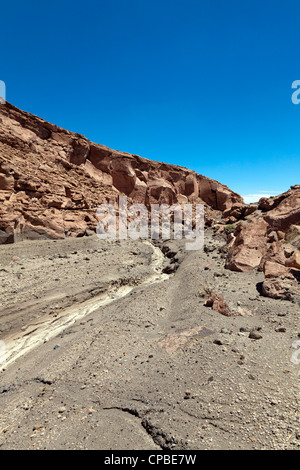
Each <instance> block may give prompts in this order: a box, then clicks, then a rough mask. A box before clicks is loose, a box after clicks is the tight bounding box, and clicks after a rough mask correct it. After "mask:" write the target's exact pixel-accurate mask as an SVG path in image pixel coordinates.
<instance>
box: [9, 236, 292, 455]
mask: <svg viewBox="0 0 300 470" xmlns="http://www.w3.org/2000/svg"><path fill="white" fill-rule="evenodd" d="M225 245H226V242H225V239H224V237H223V236H222V235H217V236H216V233H215V232H214V230H213V228H207V229H206V230H205V245H204V248H203V249H202V250H199V251H187V250H186V249H185V242H184V240H165V241H156V242H152V241H150V240H147V241H143V240H136V241H134V240H123V241H104V240H100V239H99V238H98V237H97V236H96V235H94V236H89V237H80V238H66V239H64V240H37V241H34V240H31V241H29V240H28V241H24V242H20V243H15V244H10V245H1V246H0V286H1V290H0V302H1V314H0V340H1V341H3V344H4V345H5V350H6V363H5V364H2V366H1V367H2V369H1V372H0V380H1V386H0V403H1V410H2V411H1V416H0V449H1V450H5V449H66V450H67V449H102V450H114V449H118V450H126V449H130V450H138V449H147V450H148V449H150V450H151V449H156V450H160V449H163V450H182V449H186V450H189V449H194V450H204V449H207V450H211V449H270V450H274V449H295V450H296V449H299V447H300V428H299V417H300V416H299V415H300V407H299V399H300V393H299V392H300V383H299V378H300V363H298V362H300V361H297V360H295V358H296V359H297V357H298V356H297V350H296V349H295V342H296V341H298V340H299V339H300V326H299V318H298V317H299V304H298V302H296V301H295V300H294V299H289V300H280V299H272V298H268V297H264V296H262V295H261V284H262V282H263V280H264V274H263V273H262V272H259V271H257V270H252V271H249V272H233V271H229V270H226V269H225V267H224V258H225V256H226V248H225ZM212 289H213V290H214V291H216V292H218V294H220V295H221V296H222V297H223V299H224V300H225V301H226V303H227V304H228V305H229V306H230V309H231V312H234V313H231V315H229V316H228V315H223V314H221V313H219V312H218V311H215V310H213V309H212V308H211V307H210V306H209V305H204V304H205V303H207V302H206V300H207V297H208V295H209V292H210V291H211V290H212ZM293 346H294V347H293ZM299 348H300V345H299ZM293 358H294V359H293ZM299 358H300V354H299Z"/></svg>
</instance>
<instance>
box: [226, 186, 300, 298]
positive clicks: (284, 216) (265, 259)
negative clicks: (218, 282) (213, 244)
mask: <svg viewBox="0 0 300 470" xmlns="http://www.w3.org/2000/svg"><path fill="white" fill-rule="evenodd" d="M234 211H235V206H234V205H233V206H232V207H231V208H230V209H229V210H228V211H224V212H223V216H225V217H228V215H232V214H233V213H234ZM242 213H243V215H244V219H246V220H244V221H240V222H238V224H237V226H236V229H235V232H234V234H233V235H232V234H231V239H230V241H229V240H228V256H227V262H226V268H228V269H230V270H233V271H248V270H251V269H255V268H257V269H259V270H260V271H263V272H264V275H265V280H264V282H263V284H262V294H263V295H264V296H267V297H271V298H275V299H293V298H295V296H296V297H297V296H299V295H300V289H299V280H300V253H299V247H300V242H299V240H300V229H299V227H300V186H299V185H296V186H292V187H291V189H290V190H289V191H286V192H285V193H283V194H281V195H279V196H276V197H272V198H268V199H267V198H262V199H260V201H259V202H258V204H257V205H256V209H254V210H251V211H250V214H251V215H250V214H249V211H248V210H247V209H243V208H242ZM234 215H235V216H236V217H238V212H236V213H235V214H234ZM247 215H248V216H249V215H250V219H249V217H247ZM238 218H239V219H240V218H241V217H238Z"/></svg>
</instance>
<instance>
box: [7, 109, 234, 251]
mask: <svg viewBox="0 0 300 470" xmlns="http://www.w3.org/2000/svg"><path fill="white" fill-rule="evenodd" d="M119 195H126V196H127V198H128V203H129V204H130V203H142V204H145V205H146V206H147V207H148V208H149V207H150V205H151V204H162V203H166V204H169V205H171V204H173V203H179V204H184V203H188V202H189V203H192V202H193V203H204V204H205V207H206V220H207V222H208V223H211V221H212V216H213V215H216V214H220V211H224V210H229V209H230V208H231V207H232V206H233V205H236V204H240V205H243V199H242V198H241V196H239V195H238V194H236V193H234V192H233V191H231V190H230V189H229V188H228V187H227V186H225V185H222V184H220V183H218V182H217V181H214V180H211V179H209V178H207V177H205V176H202V175H199V174H197V173H195V172H194V171H191V170H188V169H186V168H183V167H179V166H175V165H169V164H166V163H159V162H154V161H151V160H147V159H145V158H142V157H140V156H138V155H131V154H129V153H125V152H120V151H117V150H112V149H110V148H108V147H106V146H104V145H99V144H96V143H93V142H91V141H89V140H88V139H86V138H85V137H84V136H83V135H80V134H76V133H72V132H70V131H67V130H65V129H62V128H60V127H58V126H56V125H54V124H50V123H49V122H47V121H45V120H43V119H41V118H39V117H37V116H33V115H32V114H29V113H27V112H24V111H21V110H20V109H18V108H16V107H15V106H13V105H11V104H9V103H6V104H3V105H0V202H1V208H0V243H13V242H16V241H20V240H24V239H37V238H53V239H61V238H65V237H68V236H75V237H76V236H83V235H87V234H91V232H94V231H95V228H96V226H97V223H98V221H97V218H96V209H97V207H98V206H99V205H100V204H102V203H110V204H115V205H116V204H117V200H118V196H119Z"/></svg>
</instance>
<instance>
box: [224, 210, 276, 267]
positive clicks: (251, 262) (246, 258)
mask: <svg viewBox="0 0 300 470" xmlns="http://www.w3.org/2000/svg"><path fill="white" fill-rule="evenodd" d="M267 227H268V224H267V223H266V222H265V220H263V219H255V220H253V221H250V222H248V223H245V224H243V225H240V226H239V227H238V229H237V231H236V233H235V239H234V241H233V243H232V246H231V248H230V250H229V254H228V257H227V261H226V268H227V269H230V270H231V271H241V272H245V271H250V270H251V269H254V268H258V266H259V265H260V263H261V260H262V257H263V256H264V254H265V252H266V249H267V246H266V242H267Z"/></svg>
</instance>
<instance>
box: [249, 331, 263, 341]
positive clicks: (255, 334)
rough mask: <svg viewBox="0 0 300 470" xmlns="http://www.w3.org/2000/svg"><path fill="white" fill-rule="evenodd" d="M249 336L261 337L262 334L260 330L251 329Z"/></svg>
mask: <svg viewBox="0 0 300 470" xmlns="http://www.w3.org/2000/svg"><path fill="white" fill-rule="evenodd" d="M249 338H251V339H261V338H262V335H261V334H260V333H259V332H258V331H250V333H249Z"/></svg>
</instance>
